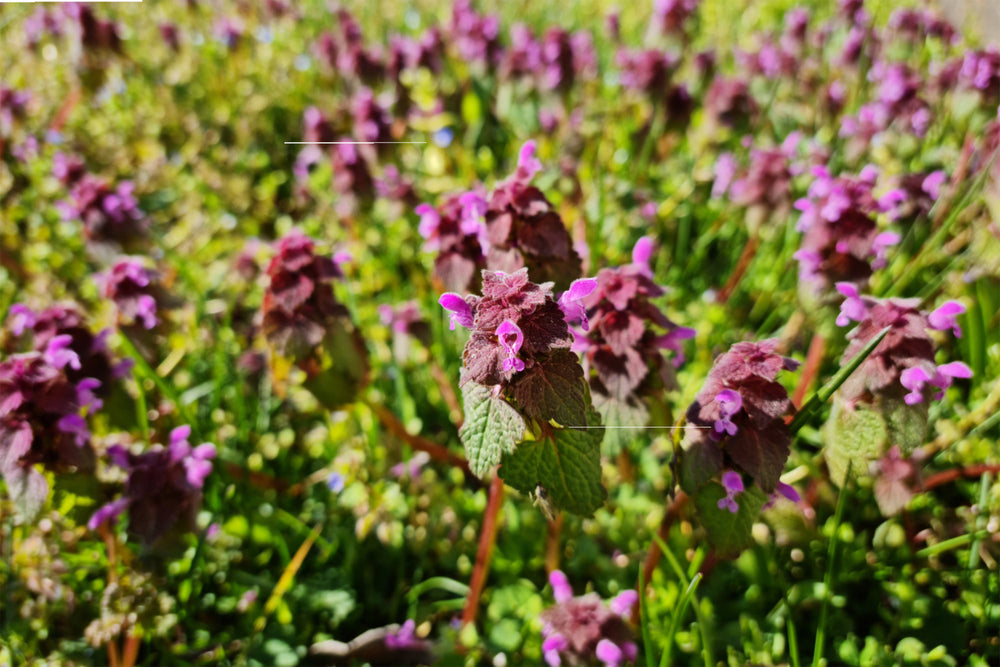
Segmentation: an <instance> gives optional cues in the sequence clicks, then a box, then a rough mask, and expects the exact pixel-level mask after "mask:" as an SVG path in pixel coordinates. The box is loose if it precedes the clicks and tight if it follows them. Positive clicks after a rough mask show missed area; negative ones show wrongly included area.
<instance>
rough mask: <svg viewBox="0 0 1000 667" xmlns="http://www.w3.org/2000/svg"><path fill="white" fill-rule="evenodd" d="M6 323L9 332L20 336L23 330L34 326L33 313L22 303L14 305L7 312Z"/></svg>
mask: <svg viewBox="0 0 1000 667" xmlns="http://www.w3.org/2000/svg"><path fill="white" fill-rule="evenodd" d="M7 321H8V326H9V327H10V332H11V333H12V334H14V335H15V336H20V335H21V334H23V333H24V330H25V329H30V328H32V327H33V326H35V313H34V312H33V311H32V310H31V309H30V308H28V307H27V306H26V305H24V304H23V303H15V304H13V305H12V306H11V307H10V310H8V311H7Z"/></svg>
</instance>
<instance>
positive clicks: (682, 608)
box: [660, 572, 702, 667]
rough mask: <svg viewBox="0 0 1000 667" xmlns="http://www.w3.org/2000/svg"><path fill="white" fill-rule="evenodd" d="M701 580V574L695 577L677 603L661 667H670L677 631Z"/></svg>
mask: <svg viewBox="0 0 1000 667" xmlns="http://www.w3.org/2000/svg"><path fill="white" fill-rule="evenodd" d="M701 579H702V576H701V572H699V573H697V574H696V575H694V578H693V579H692V580H691V583H689V584H688V587H687V590H685V591H684V595H682V596H681V599H680V601H679V602H678V603H677V609H676V611H674V615H673V618H671V619H670V629H669V630H667V648H666V649H665V650H664V651H663V655H662V656H661V657H660V667H668V665H670V659H671V657H672V654H673V652H674V638H675V637H676V636H677V630H678V628H679V627H680V624H681V619H682V618H684V614H685V612H687V608H688V604H690V603H691V596H693V595H694V592H695V590H697V588H698V584H700V583H701Z"/></svg>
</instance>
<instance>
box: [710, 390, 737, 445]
mask: <svg viewBox="0 0 1000 667" xmlns="http://www.w3.org/2000/svg"><path fill="white" fill-rule="evenodd" d="M715 401H716V403H718V404H719V415H720V416H719V418H718V419H717V420H715V424H714V425H713V429H714V432H715V433H716V434H719V435H721V434H722V433H727V434H729V435H736V432H737V431H738V430H739V429H738V428H737V426H736V424H734V423H733V422H732V421H731V420H730V418H731V417H733V416H734V415H735V414H736V413H737V412H739V411H740V409H742V407H743V397H741V396H740V395H739V393H738V392H735V391H733V390H732V389H723V390H722V391H720V392H719V393H718V394H717V395H716V396H715Z"/></svg>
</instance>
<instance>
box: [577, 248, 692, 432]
mask: <svg viewBox="0 0 1000 667" xmlns="http://www.w3.org/2000/svg"><path fill="white" fill-rule="evenodd" d="M652 252H653V242H652V240H651V239H649V238H642V239H640V240H639V241H638V242H637V243H636V244H635V248H634V249H633V251H632V263H631V264H628V265H626V266H622V267H617V268H605V269H601V270H600V271H599V272H598V273H597V278H596V280H594V281H593V282H594V285H593V288H592V291H591V292H590V293H589V294H588V295H586V296H585V297H584V298H583V299H582V304H581V307H580V309H579V310H578V311H571V310H567V319H568V320H569V321H570V322H577V321H579V323H580V329H579V330H574V331H573V335H574V338H575V342H574V344H573V349H574V350H575V351H577V352H581V353H582V355H583V361H584V368H585V372H586V374H587V377H588V378H589V381H590V388H591V390H592V391H593V393H594V397H595V403H596V404H597V406H598V408H599V409H601V411H602V414H603V415H604V417H605V420H606V421H608V424H609V425H610V424H611V421H612V420H611V416H612V413H614V412H615V411H616V410H620V409H621V408H624V407H625V406H630V407H631V409H632V411H635V410H637V411H638V413H639V414H637V415H636V417H637V418H639V419H640V420H641V421H643V422H645V416H646V410H645V401H646V399H647V398H648V397H651V396H655V395H656V394H657V393H659V392H660V391H661V390H662V389H663V388H664V387H666V388H668V389H669V388H673V387H674V385H675V384H676V381H675V380H674V374H673V366H678V365H680V364H681V363H683V361H684V354H683V350H682V348H681V341H682V340H684V339H687V338H691V337H693V336H694V333H695V332H694V330H693V329H688V328H685V327H679V326H678V325H676V324H675V323H674V322H672V321H671V320H670V319H669V318H668V317H667V316H666V315H664V314H663V312H662V311H661V310H660V309H659V308H658V307H657V306H655V305H653V303H651V301H650V299H652V298H655V297H659V296H662V295H664V294H665V293H666V292H665V291H664V289H663V288H662V287H660V286H659V285H657V284H656V283H654V282H653V279H652V276H653V272H652V269H651V268H650V266H649V260H650V257H651V256H652ZM581 282H582V281H581ZM656 329H659V330H660V331H657V330H656ZM665 350H666V351H670V352H673V353H674V354H675V356H674V359H673V365H671V364H668V363H667V360H666V358H665V357H664V351H665ZM615 425H619V424H615ZM620 425H624V426H635V425H637V424H620Z"/></svg>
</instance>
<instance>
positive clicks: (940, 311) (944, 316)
mask: <svg viewBox="0 0 1000 667" xmlns="http://www.w3.org/2000/svg"><path fill="white" fill-rule="evenodd" d="M964 312H965V306H963V305H962V304H960V303H959V302H958V301H946V302H945V303H944V304H943V305H941V306H940V307H938V308H937V309H935V310H934V311H933V312H931V314H930V315H928V316H927V321H928V322H929V323H930V326H931V329H936V330H938V331H944V330H946V329H951V332H952V333H953V334H955V337H956V338H961V337H962V328H961V327H960V326H958V321H957V319H958V316H959V315H961V314H963V313H964Z"/></svg>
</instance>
